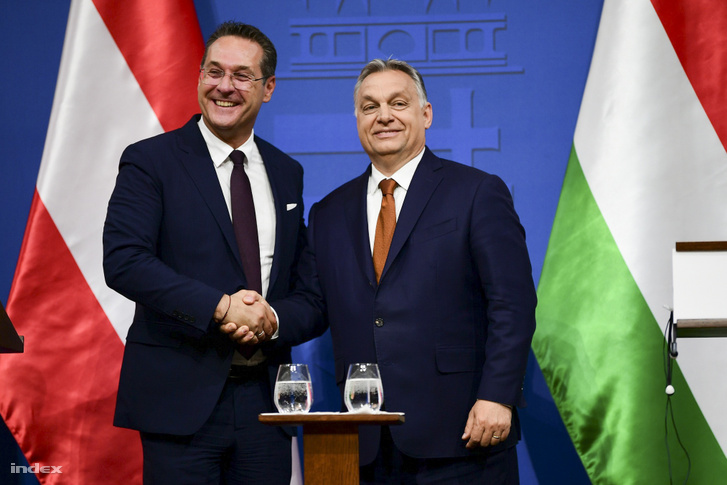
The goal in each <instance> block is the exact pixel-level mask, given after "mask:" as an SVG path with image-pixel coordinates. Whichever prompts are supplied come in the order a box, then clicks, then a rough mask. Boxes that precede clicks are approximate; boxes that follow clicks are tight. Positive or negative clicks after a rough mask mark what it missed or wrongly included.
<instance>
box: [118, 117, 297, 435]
mask: <svg viewBox="0 0 727 485" xmlns="http://www.w3.org/2000/svg"><path fill="white" fill-rule="evenodd" d="M198 120H199V115H197V116H195V117H193V118H192V119H191V120H190V121H189V122H188V123H187V124H186V125H184V126H183V127H182V128H180V129H178V130H175V131H172V132H169V133H165V134H162V135H159V136H156V137H153V138H150V139H147V140H143V141H140V142H138V143H135V144H133V145H131V146H129V147H128V148H127V149H126V150H125V151H124V153H123V155H122V157H121V162H120V167H119V174H118V178H117V181H116V187H115V189H114V192H113V195H112V196H111V200H110V202H109V207H108V213H107V218H106V223H105V226H104V272H105V276H106V282H107V284H108V285H109V287H111V288H112V289H114V290H116V291H118V292H119V293H121V294H122V295H124V296H126V297H127V298H129V299H131V300H133V301H135V302H136V312H135V315H134V319H133V323H132V325H131V327H130V329H129V333H128V336H127V339H126V347H125V351H124V359H123V364H122V368H121V377H120V382H119V391H118V396H117V403H116V415H115V419H114V424H116V425H117V426H122V427H127V428H133V429H138V430H141V431H145V432H154V433H169V434H180V435H181V434H192V433H194V432H195V431H196V430H197V429H199V428H200V426H201V425H202V424H203V423H204V422H205V421H206V419H207V418H208V417H209V415H210V413H211V412H212V409H213V407H214V406H215V404H216V402H217V399H218V398H219V396H220V394H221V392H222V388H223V386H224V384H225V380H226V378H227V375H228V373H229V369H230V363H231V360H232V355H233V344H232V342H231V340H230V339H229V337H227V336H226V335H223V334H222V333H221V332H220V331H219V324H217V323H215V322H214V321H213V320H212V315H213V313H214V311H215V308H216V306H217V304H218V302H219V300H220V298H222V295H223V294H224V293H228V294H232V293H234V292H236V291H238V290H239V289H242V288H245V286H246V280H245V274H244V272H243V269H242V262H241V260H240V255H239V251H238V249H237V243H236V240H235V235H234V232H233V228H232V222H231V220H230V215H229V212H228V209H227V206H226V204H225V200H224V198H223V195H222V190H221V189H220V184H219V181H218V178H217V175H216V173H215V169H214V166H213V163H212V160H211V158H210V156H209V153H208V150H207V146H206V144H205V142H204V139H203V138H202V134H201V133H200V131H199V128H198V126H197V121H198ZM255 143H256V144H257V146H258V149H259V150H260V154H261V155H262V159H263V162H264V164H265V168H266V170H267V174H268V178H269V180H270V185H271V187H272V192H273V198H274V200H275V215H276V231H275V255H274V259H273V265H272V273H271V276H270V285H269V289H268V293H267V299H268V300H269V301H274V300H276V299H278V298H282V297H284V296H286V295H287V294H288V293H289V291H290V290H291V286H292V282H293V280H294V279H295V274H294V271H295V266H296V263H297V260H298V256H299V255H300V251H301V248H302V247H303V246H304V244H305V225H304V221H303V199H302V191H303V169H302V167H301V166H300V164H298V162H296V161H295V160H293V159H292V158H290V157H288V156H287V155H285V154H284V153H282V152H281V151H280V150H278V149H276V148H275V147H273V146H272V145H270V144H269V143H267V142H265V141H264V140H262V139H260V138H257V137H256V138H255ZM289 359H290V349H289V347H286V346H284V345H283V346H280V345H279V346H277V347H276V349H275V350H273V349H268V358H267V363H268V364H269V370H270V374H271V378H274V375H275V369H276V366H277V364H278V363H279V362H283V361H288V362H289V361H290V360H289ZM271 399H272V397H271Z"/></svg>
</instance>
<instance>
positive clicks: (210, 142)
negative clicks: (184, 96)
mask: <svg viewBox="0 0 727 485" xmlns="http://www.w3.org/2000/svg"><path fill="white" fill-rule="evenodd" d="M197 126H199V131H201V132H202V138H204V141H205V143H206V144H207V150H208V151H209V152H210V157H211V158H212V162H213V163H214V164H215V168H219V167H220V165H222V164H223V163H225V162H226V161H227V160H228V157H229V156H230V153H231V152H232V150H233V148H231V147H230V145H228V144H227V143H225V142H224V141H222V140H220V139H219V138H217V136H216V135H215V134H214V133H212V131H210V129H209V128H208V127H207V125H206V124H205V122H204V119H203V118H201V117H200V119H199V121H198V122H197ZM254 139H255V130H254V129H253V131H252V133H250V138H248V139H247V141H246V142H245V143H243V144H242V145H240V146H239V147H237V148H234V150H240V151H241V152H243V153H244V154H245V156H246V157H247V159H248V160H250V158H251V157H250V151H251V150H252V146H253V143H254Z"/></svg>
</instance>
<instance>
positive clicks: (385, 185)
mask: <svg viewBox="0 0 727 485" xmlns="http://www.w3.org/2000/svg"><path fill="white" fill-rule="evenodd" d="M396 186H397V183H396V180H394V179H384V180H382V181H381V182H379V188H380V189H381V192H382V193H383V194H384V195H394V189H395V188H396Z"/></svg>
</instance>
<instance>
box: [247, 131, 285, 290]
mask: <svg viewBox="0 0 727 485" xmlns="http://www.w3.org/2000/svg"><path fill="white" fill-rule="evenodd" d="M261 141H262V140H260V139H259V138H258V137H257V136H256V137H255V144H256V145H257V148H258V151H259V152H260V156H261V157H262V159H263V164H264V165H265V171H266V172H267V174H268V181H269V182H270V188H271V190H272V192H273V203H274V204H275V221H276V222H275V224H276V229H275V250H274V252H273V265H272V267H271V268H270V283H269V284H268V292H270V290H271V289H272V288H274V287H275V282H276V280H277V277H278V273H279V267H280V256H281V254H282V251H283V248H284V244H285V241H283V234H284V232H285V231H283V230H282V229H283V228H282V227H279V225H280V224H282V223H283V222H284V221H285V210H286V208H285V204H286V201H285V200H283V197H282V196H281V194H280V192H281V184H285V183H286V178H285V173H284V172H283V171H282V169H281V166H280V163H278V160H277V159H276V158H275V156H274V155H273V154H272V152H271V151H270V150H268V145H267V144H266V143H262V142H261ZM265 296H267V295H265Z"/></svg>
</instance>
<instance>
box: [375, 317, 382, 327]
mask: <svg viewBox="0 0 727 485" xmlns="http://www.w3.org/2000/svg"><path fill="white" fill-rule="evenodd" d="M374 325H376V326H377V327H383V326H384V319H383V318H377V319H376V320H374Z"/></svg>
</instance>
